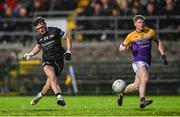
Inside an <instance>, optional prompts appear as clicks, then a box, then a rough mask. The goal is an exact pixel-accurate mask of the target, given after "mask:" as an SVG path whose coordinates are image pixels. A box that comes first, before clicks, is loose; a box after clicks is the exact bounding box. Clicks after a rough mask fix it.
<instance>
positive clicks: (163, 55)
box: [154, 39, 168, 65]
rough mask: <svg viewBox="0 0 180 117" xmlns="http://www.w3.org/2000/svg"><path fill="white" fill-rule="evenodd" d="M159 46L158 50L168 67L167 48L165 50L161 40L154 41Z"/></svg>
mask: <svg viewBox="0 0 180 117" xmlns="http://www.w3.org/2000/svg"><path fill="white" fill-rule="evenodd" d="M154 41H155V42H156V44H157V47H158V50H159V53H160V55H161V58H162V59H163V63H164V64H165V65H168V61H167V58H166V54H165V48H164V45H163V43H162V42H161V41H160V40H159V39H156V40H154Z"/></svg>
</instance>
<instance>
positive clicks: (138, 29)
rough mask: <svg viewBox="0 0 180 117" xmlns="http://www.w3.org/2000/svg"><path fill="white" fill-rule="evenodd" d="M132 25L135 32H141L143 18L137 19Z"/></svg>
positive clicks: (143, 24)
mask: <svg viewBox="0 0 180 117" xmlns="http://www.w3.org/2000/svg"><path fill="white" fill-rule="evenodd" d="M134 25H135V27H136V31H137V32H142V31H143V30H144V26H145V23H144V20H143V19H137V21H136V22H135V23H134Z"/></svg>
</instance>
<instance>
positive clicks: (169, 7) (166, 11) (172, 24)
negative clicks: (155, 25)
mask: <svg viewBox="0 0 180 117" xmlns="http://www.w3.org/2000/svg"><path fill="white" fill-rule="evenodd" d="M161 15H164V16H166V17H167V18H166V19H165V20H163V21H161V24H160V27H161V28H170V29H174V28H176V25H177V24H176V20H175V19H173V18H171V17H170V16H173V15H176V11H175V5H174V2H173V0H166V1H165V6H164V7H163V9H162V12H161ZM167 24H168V25H167Z"/></svg>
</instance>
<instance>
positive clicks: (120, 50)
mask: <svg viewBox="0 0 180 117" xmlns="http://www.w3.org/2000/svg"><path fill="white" fill-rule="evenodd" d="M125 50H127V46H126V45H124V44H120V46H119V52H120V53H121V52H123V51H125Z"/></svg>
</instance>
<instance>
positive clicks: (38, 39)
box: [35, 35, 41, 45]
mask: <svg viewBox="0 0 180 117" xmlns="http://www.w3.org/2000/svg"><path fill="white" fill-rule="evenodd" d="M40 38H41V37H40V35H37V36H36V37H35V39H36V41H37V44H39V45H40Z"/></svg>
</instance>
